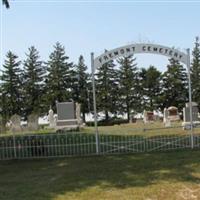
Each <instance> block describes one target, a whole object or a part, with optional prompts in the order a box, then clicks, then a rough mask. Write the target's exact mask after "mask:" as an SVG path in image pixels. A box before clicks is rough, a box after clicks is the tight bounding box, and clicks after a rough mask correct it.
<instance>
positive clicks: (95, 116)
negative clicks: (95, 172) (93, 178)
mask: <svg viewBox="0 0 200 200" xmlns="http://www.w3.org/2000/svg"><path fill="white" fill-rule="evenodd" d="M94 67H95V66H94V53H91V70H92V92H93V107H94V125H95V140H96V153H97V154H99V152H100V150H99V148H100V146H99V131H98V123H97V108H96V91H95V77H94V76H95V74H94V73H95V68H94Z"/></svg>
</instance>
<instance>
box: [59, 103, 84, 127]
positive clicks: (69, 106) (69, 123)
mask: <svg viewBox="0 0 200 200" xmlns="http://www.w3.org/2000/svg"><path fill="white" fill-rule="evenodd" d="M56 106H57V121H56V129H57V130H61V129H66V130H71V129H76V128H78V127H79V125H80V124H79V123H81V118H80V106H79V105H77V104H75V103H74V102H57V105H56Z"/></svg>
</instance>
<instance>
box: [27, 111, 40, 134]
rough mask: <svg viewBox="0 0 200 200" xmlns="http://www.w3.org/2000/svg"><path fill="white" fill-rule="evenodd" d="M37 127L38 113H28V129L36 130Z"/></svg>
mask: <svg viewBox="0 0 200 200" xmlns="http://www.w3.org/2000/svg"><path fill="white" fill-rule="evenodd" d="M38 129H39V124H38V115H36V114H30V115H29V116H28V130H30V131H37V130H38Z"/></svg>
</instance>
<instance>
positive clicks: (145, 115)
mask: <svg viewBox="0 0 200 200" xmlns="http://www.w3.org/2000/svg"><path fill="white" fill-rule="evenodd" d="M143 121H144V123H145V124H146V123H147V121H148V120H147V111H146V110H144V112H143Z"/></svg>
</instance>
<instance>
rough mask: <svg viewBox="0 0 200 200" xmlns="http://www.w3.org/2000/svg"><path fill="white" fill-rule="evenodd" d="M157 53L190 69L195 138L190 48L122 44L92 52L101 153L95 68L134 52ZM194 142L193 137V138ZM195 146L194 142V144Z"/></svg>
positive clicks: (95, 117) (97, 147)
mask: <svg viewBox="0 0 200 200" xmlns="http://www.w3.org/2000/svg"><path fill="white" fill-rule="evenodd" d="M145 53H148V54H157V55H163V56H166V57H169V58H173V59H175V60H178V61H179V62H181V63H183V64H184V65H185V66H186V67H187V70H188V83H189V87H188V88H189V91H188V93H189V102H190V123H191V138H193V130H192V129H193V125H192V93H191V78H190V50H189V49H187V51H186V52H182V51H180V50H178V49H175V48H171V47H167V46H163V45H160V44H150V43H135V44H131V45H126V46H122V47H119V48H116V49H113V50H110V51H106V52H105V53H103V54H101V55H99V56H97V57H94V53H91V69H92V83H93V106H94V121H95V134H96V152H97V153H99V136H98V124H97V109H96V92H95V78H94V73H95V70H96V69H98V68H99V67H100V66H101V65H103V64H105V63H107V62H109V61H111V60H114V59H117V58H119V57H127V56H130V55H133V54H145ZM191 141H192V143H193V139H192V140H191ZM192 146H193V144H192Z"/></svg>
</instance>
